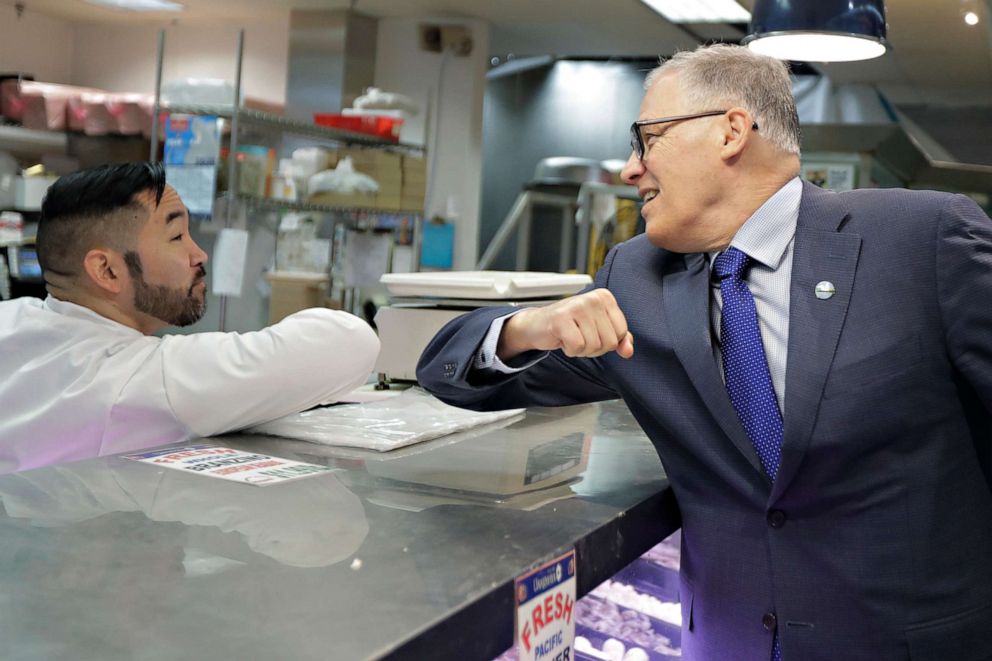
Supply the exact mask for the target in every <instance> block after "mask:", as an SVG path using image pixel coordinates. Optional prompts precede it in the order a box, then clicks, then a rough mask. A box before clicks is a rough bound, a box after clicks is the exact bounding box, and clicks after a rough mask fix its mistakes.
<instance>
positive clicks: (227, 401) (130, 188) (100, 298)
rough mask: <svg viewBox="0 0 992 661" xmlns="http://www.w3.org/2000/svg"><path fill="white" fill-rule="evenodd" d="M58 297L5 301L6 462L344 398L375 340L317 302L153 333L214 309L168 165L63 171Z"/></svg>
mask: <svg viewBox="0 0 992 661" xmlns="http://www.w3.org/2000/svg"><path fill="white" fill-rule="evenodd" d="M37 247H38V259H39V262H40V263H41V267H42V271H43V273H44V276H45V283H46V287H47V289H48V293H49V296H48V298H47V299H45V300H44V301H41V300H38V299H31V298H23V299H15V300H12V301H7V302H4V303H0V373H2V374H3V375H4V379H3V381H2V382H0V411H2V412H3V416H2V418H0V472H10V471H16V470H23V469H27V468H33V467H36V466H42V465H46V464H51V463H57V462H63V461H70V460H74V459H81V458H85V457H92V456H97V455H102V454H112V453H116V452H123V451H129V450H134V449H138V448H145V447H150V446H154V445H160V444H165V443H173V442H181V441H184V440H186V439H189V438H192V437H195V436H208V435H212V434H218V433H222V432H225V431H230V430H233V429H238V428H243V427H247V426H250V425H254V424H258V423H261V422H264V421H267V420H271V419H274V418H277V417H279V416H282V415H286V414H289V413H294V412H297V411H301V410H304V409H306V408H309V407H311V406H314V405H317V404H320V403H323V402H328V401H333V400H335V399H337V398H340V396H341V395H343V394H344V393H346V392H348V391H349V390H351V389H353V388H355V387H356V386H358V385H359V384H361V383H363V382H364V381H365V379H366V378H367V377H368V375H369V373H370V372H371V370H372V364H373V363H374V361H375V358H376V355H377V353H378V350H379V341H378V338H377V337H376V336H375V333H374V332H373V331H372V329H371V328H369V326H368V325H367V324H365V322H363V321H361V320H360V319H358V318H357V317H354V316H352V315H349V314H346V313H344V312H335V311H332V310H326V309H311V310H304V311H302V312H298V313H296V314H294V315H291V316H289V317H287V318H286V319H284V320H283V321H281V322H280V323H278V324H276V325H274V326H271V327H269V328H265V329H263V330H261V331H258V332H253V333H197V334H193V335H185V336H183V335H169V336H166V337H163V338H159V337H155V336H153V335H152V333H154V332H155V331H158V330H160V329H162V328H165V327H167V326H188V325H190V324H192V323H194V322H195V321H197V320H198V319H200V317H202V316H203V313H204V310H205V307H206V303H205V296H206V283H205V276H206V271H205V269H204V264H205V263H206V261H207V255H206V254H205V253H204V252H203V251H202V250H201V249H200V247H199V246H198V245H197V244H196V242H194V241H193V239H192V238H191V237H190V235H189V214H188V212H187V210H186V207H185V205H184V204H183V202H182V199H180V197H179V194H178V193H176V191H175V189H174V188H172V187H171V186H169V185H167V184H166V183H165V173H164V170H163V168H162V166H161V164H156V163H128V164H122V165H108V166H101V167H98V168H94V169H91V170H84V171H81V172H77V173H74V174H71V175H67V176H65V177H62V178H61V179H59V180H58V181H57V182H55V184H53V185H52V187H51V189H49V191H48V194H47V196H46V197H45V201H44V203H43V205H42V217H41V221H40V222H39V227H38V238H37Z"/></svg>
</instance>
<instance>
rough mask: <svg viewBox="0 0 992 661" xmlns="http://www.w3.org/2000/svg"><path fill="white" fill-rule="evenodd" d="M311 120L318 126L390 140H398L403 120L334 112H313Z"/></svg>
mask: <svg viewBox="0 0 992 661" xmlns="http://www.w3.org/2000/svg"><path fill="white" fill-rule="evenodd" d="M313 121H314V123H315V124H319V125H320V126H330V127H331V128H336V129H342V130H344V131H354V132H355V133H366V134H368V135H374V136H376V137H377V138H382V139H383V140H389V141H391V142H399V141H400V127H402V126H403V120H402V119H400V118H398V117H383V116H381V115H339V114H335V113H325V112H318V113H314V115H313Z"/></svg>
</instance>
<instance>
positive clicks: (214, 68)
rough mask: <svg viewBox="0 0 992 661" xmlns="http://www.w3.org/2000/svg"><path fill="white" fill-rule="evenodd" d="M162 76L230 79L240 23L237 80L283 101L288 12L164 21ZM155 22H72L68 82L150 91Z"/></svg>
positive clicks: (265, 97) (250, 89) (164, 79)
mask: <svg viewBox="0 0 992 661" xmlns="http://www.w3.org/2000/svg"><path fill="white" fill-rule="evenodd" d="M165 27H166V34H165V58H164V67H163V70H162V82H163V83H165V82H168V81H169V80H172V79H175V78H185V77H196V78H222V79H225V80H228V81H230V82H231V83H232V84H233V83H234V76H235V65H236V63H237V43H238V29H239V28H241V27H244V28H245V54H244V64H243V66H242V86H243V88H244V90H245V94H246V95H247V96H252V97H256V98H259V99H263V100H265V101H269V102H272V103H277V104H280V105H281V104H283V103H284V102H285V99H286V66H287V62H288V59H289V12H286V13H285V16H284V17H282V18H280V19H275V20H273V19H267V20H265V21H255V22H252V21H238V22H236V23H234V24H229V23H224V24H219V23H218V24H205V25H204V24H198V25H195V26H193V25H185V24H183V23H181V22H180V23H179V24H177V25H169V26H165ZM159 29H160V27H159V26H155V25H135V24H126V23H121V24H99V25H97V24H77V25H76V27H75V48H74V55H73V58H72V82H73V83H75V84H77V85H84V86H89V87H98V88H101V89H105V90H109V91H111V92H148V93H150V92H153V91H154V88H155V53H156V49H157V45H158V31H159Z"/></svg>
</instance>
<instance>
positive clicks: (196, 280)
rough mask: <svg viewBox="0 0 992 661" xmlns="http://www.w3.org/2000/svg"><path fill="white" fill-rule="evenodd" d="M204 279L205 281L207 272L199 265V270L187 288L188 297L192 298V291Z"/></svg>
mask: <svg viewBox="0 0 992 661" xmlns="http://www.w3.org/2000/svg"><path fill="white" fill-rule="evenodd" d="M206 279H207V270H206V269H205V268H203V265H202V264H201V265H200V268H199V270H198V271H197V272H196V275H195V276H194V277H193V282H192V283H191V284H190V286H189V296H192V295H193V289H194V288H195V287H196V286H197V285H198V284H200V283H201V282H203V281H204V280H206Z"/></svg>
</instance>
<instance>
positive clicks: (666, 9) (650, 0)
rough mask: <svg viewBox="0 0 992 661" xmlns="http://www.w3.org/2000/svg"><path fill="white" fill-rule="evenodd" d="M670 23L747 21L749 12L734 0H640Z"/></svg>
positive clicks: (749, 16) (749, 15)
mask: <svg viewBox="0 0 992 661" xmlns="http://www.w3.org/2000/svg"><path fill="white" fill-rule="evenodd" d="M641 2H643V3H644V4H646V5H647V6H648V7H650V8H651V9H653V10H654V11H656V12H658V13H659V14H661V15H662V16H664V17H665V18H666V19H668V20H669V21H671V22H672V23H747V22H748V21H749V20H751V14H749V13H748V11H747V10H746V9H744V8H743V7H741V6H740V5H739V4H737V2H736V0H641Z"/></svg>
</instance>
